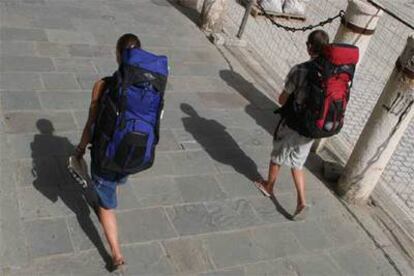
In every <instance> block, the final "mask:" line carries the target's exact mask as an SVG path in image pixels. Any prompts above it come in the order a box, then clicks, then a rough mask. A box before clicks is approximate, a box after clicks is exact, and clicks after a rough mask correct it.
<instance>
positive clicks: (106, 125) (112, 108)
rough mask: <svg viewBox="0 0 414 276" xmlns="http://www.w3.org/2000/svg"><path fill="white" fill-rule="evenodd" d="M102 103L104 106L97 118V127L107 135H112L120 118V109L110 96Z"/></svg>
mask: <svg viewBox="0 0 414 276" xmlns="http://www.w3.org/2000/svg"><path fill="white" fill-rule="evenodd" d="M102 104H103V106H102V109H101V111H100V114H99V116H98V120H97V127H98V128H99V131H100V132H102V133H104V134H105V135H106V136H107V137H112V135H113V133H114V131H115V126H116V121H117V119H118V111H117V108H116V105H115V103H114V102H113V101H112V99H111V98H110V97H107V98H106V99H105V101H104V102H103V103H102Z"/></svg>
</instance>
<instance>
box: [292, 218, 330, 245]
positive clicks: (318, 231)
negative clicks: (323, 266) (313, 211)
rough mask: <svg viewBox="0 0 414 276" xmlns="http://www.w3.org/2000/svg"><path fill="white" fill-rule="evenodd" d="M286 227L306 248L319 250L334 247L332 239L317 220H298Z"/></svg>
mask: <svg viewBox="0 0 414 276" xmlns="http://www.w3.org/2000/svg"><path fill="white" fill-rule="evenodd" d="M288 228H289V229H290V230H289V232H290V233H292V234H293V235H295V237H296V239H297V240H299V242H300V244H301V245H302V246H303V247H304V248H305V249H306V250H309V251H315V250H319V251H320V250H324V249H328V248H332V247H334V243H333V240H332V239H331V238H330V236H329V235H327V234H326V233H325V231H323V229H322V227H320V226H319V223H318V222H315V221H305V222H298V223H294V224H291V225H289V227H288Z"/></svg>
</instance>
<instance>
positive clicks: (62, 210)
mask: <svg viewBox="0 0 414 276" xmlns="http://www.w3.org/2000/svg"><path fill="white" fill-rule="evenodd" d="M38 182H39V181H38ZM34 185H36V186H35V187H26V188H23V189H20V191H19V193H18V201H19V204H20V216H21V217H22V218H25V219H31V218H52V217H62V216H67V215H73V214H81V212H85V211H88V210H87V209H88V208H87V206H86V202H85V201H84V199H83V198H82V194H81V193H80V191H64V190H63V189H61V188H59V187H56V186H54V187H46V186H43V187H41V186H40V185H41V184H37V182H35V184H34ZM37 185H39V187H37ZM55 185H56V184H55ZM40 187H41V188H40Z"/></svg>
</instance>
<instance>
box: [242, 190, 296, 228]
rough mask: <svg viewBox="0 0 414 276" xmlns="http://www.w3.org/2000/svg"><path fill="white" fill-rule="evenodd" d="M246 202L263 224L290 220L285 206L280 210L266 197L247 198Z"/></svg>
mask: <svg viewBox="0 0 414 276" xmlns="http://www.w3.org/2000/svg"><path fill="white" fill-rule="evenodd" d="M248 201H249V202H250V204H251V205H252V206H253V208H254V210H255V211H256V213H257V214H258V215H259V217H260V218H261V219H262V221H263V222H264V223H282V222H287V221H289V219H290V218H288V215H289V213H288V211H287V210H286V207H285V206H281V207H282V208H280V207H279V206H278V205H276V204H275V203H274V202H273V201H272V200H271V199H269V198H267V197H264V196H261V197H257V198H249V199H248ZM279 204H280V203H279ZM282 209H283V210H282ZM285 212H286V213H285Z"/></svg>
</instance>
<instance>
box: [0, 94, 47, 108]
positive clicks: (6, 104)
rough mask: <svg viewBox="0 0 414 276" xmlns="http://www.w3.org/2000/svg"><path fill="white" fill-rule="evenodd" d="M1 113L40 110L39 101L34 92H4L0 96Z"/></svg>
mask: <svg viewBox="0 0 414 276" xmlns="http://www.w3.org/2000/svg"><path fill="white" fill-rule="evenodd" d="M0 97H1V106H2V109H3V111H6V112H7V111H15V110H40V109H41V106H40V101H39V97H38V95H37V93H36V92H29V91H23V92H22V91H4V92H2V93H1V95H0Z"/></svg>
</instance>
